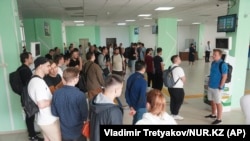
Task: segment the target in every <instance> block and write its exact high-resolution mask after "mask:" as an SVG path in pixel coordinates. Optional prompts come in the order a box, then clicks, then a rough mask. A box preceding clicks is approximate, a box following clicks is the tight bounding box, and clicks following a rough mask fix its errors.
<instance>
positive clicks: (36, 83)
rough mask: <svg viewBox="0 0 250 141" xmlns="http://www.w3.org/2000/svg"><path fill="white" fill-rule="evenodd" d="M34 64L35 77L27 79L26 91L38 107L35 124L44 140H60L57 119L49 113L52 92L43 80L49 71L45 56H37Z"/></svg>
mask: <svg viewBox="0 0 250 141" xmlns="http://www.w3.org/2000/svg"><path fill="white" fill-rule="evenodd" d="M34 64H35V72H34V75H35V76H36V77H33V78H31V80H30V81H29V84H28V93H29V96H30V98H31V99H32V100H33V101H34V102H35V103H36V104H37V106H38V108H39V112H38V113H37V124H38V126H39V127H40V129H41V130H42V134H43V136H44V141H61V131H60V125H59V119H58V118H57V117H55V116H53V115H52V113H51V101H52V94H51V92H50V89H49V87H48V85H47V84H46V82H45V81H44V80H43V78H44V76H45V75H47V74H48V73H49V69H50V64H49V61H48V60H47V59H46V58H45V57H38V58H36V60H35V61H34Z"/></svg>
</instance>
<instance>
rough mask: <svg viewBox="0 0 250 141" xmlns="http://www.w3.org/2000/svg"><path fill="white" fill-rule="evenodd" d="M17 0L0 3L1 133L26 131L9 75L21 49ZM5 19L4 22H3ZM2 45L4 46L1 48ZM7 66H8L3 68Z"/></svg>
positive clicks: (17, 64) (6, 0) (17, 98)
mask: <svg viewBox="0 0 250 141" xmlns="http://www.w3.org/2000/svg"><path fill="white" fill-rule="evenodd" d="M14 11H18V9H17V3H16V1H15V0H13V1H10V0H1V1H0V17H1V18H2V20H1V26H0V38H1V41H2V43H0V65H1V66H0V78H1V79H0V133H1V132H8V131H15V130H22V129H26V127H25V121H24V120H23V118H22V108H21V103H20V97H19V96H18V95H16V94H14V93H13V92H12V90H11V89H10V87H9V83H8V74H9V73H10V72H12V71H14V70H15V69H16V68H17V67H18V66H19V65H20V61H19V53H20V49H21V34H20V21H19V17H18V14H16V13H15V12H14ZM3 19H4V20H3ZM1 45H2V46H1ZM3 64H6V66H3Z"/></svg>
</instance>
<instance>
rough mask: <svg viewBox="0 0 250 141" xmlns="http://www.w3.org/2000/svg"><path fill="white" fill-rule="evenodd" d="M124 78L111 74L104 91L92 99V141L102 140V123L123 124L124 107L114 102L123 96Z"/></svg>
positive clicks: (106, 80)
mask: <svg viewBox="0 0 250 141" xmlns="http://www.w3.org/2000/svg"><path fill="white" fill-rule="evenodd" d="M122 88H123V79H122V77H120V76H119V75H116V74H111V75H109V76H108V77H107V78H106V79H105V90H104V92H101V93H99V94H98V95H96V96H95V97H94V98H93V100H91V101H90V115H89V117H90V141H100V125H122V124H123V109H122V107H120V106H119V105H117V104H115V103H114V100H115V99H116V98H117V97H120V96H121V93H122Z"/></svg>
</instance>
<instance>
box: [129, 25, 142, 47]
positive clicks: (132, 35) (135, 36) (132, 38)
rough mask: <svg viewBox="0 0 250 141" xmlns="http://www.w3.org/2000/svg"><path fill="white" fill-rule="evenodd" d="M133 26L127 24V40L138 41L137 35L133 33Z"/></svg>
mask: <svg viewBox="0 0 250 141" xmlns="http://www.w3.org/2000/svg"><path fill="white" fill-rule="evenodd" d="M135 28H138V27H137V26H129V42H130V43H137V42H138V41H139V35H135ZM139 34H140V31H139Z"/></svg>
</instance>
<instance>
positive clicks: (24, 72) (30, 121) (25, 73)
mask: <svg viewBox="0 0 250 141" xmlns="http://www.w3.org/2000/svg"><path fill="white" fill-rule="evenodd" d="M20 61H21V63H22V65H21V66H20V67H19V68H18V69H17V70H18V71H19V74H20V79H21V82H22V84H23V86H24V87H25V86H27V85H28V82H29V81H30V79H31V76H32V71H31V69H30V68H29V66H30V65H31V64H32V63H33V59H32V54H31V53H30V52H23V53H21V54H20ZM22 105H23V103H22ZM24 112H25V123H26V127H27V130H28V136H29V140H30V141H42V140H43V138H40V137H38V136H37V133H36V131H35V127H34V121H35V115H34V116H31V117H28V115H27V113H26V111H25V110H24Z"/></svg>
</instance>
